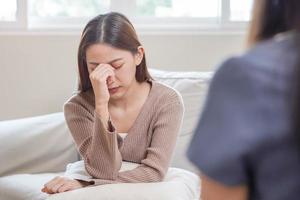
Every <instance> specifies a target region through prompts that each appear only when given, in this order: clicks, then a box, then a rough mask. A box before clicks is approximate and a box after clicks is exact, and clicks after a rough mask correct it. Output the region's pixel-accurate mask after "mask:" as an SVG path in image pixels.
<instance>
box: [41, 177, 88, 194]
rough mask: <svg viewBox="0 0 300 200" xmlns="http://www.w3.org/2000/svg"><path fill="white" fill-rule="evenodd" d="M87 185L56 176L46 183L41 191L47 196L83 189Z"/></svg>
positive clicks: (86, 183)
mask: <svg viewBox="0 0 300 200" xmlns="http://www.w3.org/2000/svg"><path fill="white" fill-rule="evenodd" d="M87 185H89V183H88V182H81V181H78V180H74V179H70V178H67V177H63V176H57V177H55V178H53V179H52V180H51V181H49V182H48V183H46V184H45V185H44V188H42V190H41V191H42V192H45V193H48V194H55V193H61V192H66V191H70V190H75V189H79V188H83V187H85V186H87Z"/></svg>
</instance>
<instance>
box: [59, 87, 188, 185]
mask: <svg viewBox="0 0 300 200" xmlns="http://www.w3.org/2000/svg"><path fill="white" fill-rule="evenodd" d="M150 83H151V85H152V86H151V89H150V92H149V94H148V97H147V99H146V101H145V103H144V105H143V107H142V108H141V110H140V113H139V114H138V117H137V118H136V119H135V121H134V123H133V125H132V127H131V128H130V129H129V130H128V135H127V136H126V137H125V138H124V139H123V138H122V137H121V136H120V135H118V133H117V132H116V131H108V130H107V129H106V128H105V126H104V125H103V123H102V121H101V120H100V116H98V114H97V113H96V111H95V98H94V94H93V91H92V90H90V91H87V92H81V93H78V94H75V95H74V96H72V97H71V98H70V99H69V100H68V101H67V102H66V103H65V105H64V114H65V119H66V122H67V125H68V127H69V129H70V132H71V134H72V136H73V139H74V141H75V143H76V146H77V149H78V151H79V153H80V155H81V156H82V158H83V160H84V166H85V170H86V172H88V174H89V175H90V176H91V177H92V178H89V179H85V181H89V182H91V183H93V185H102V184H110V183H139V182H159V181H162V180H163V178H164V176H165V174H166V172H167V170H168V167H169V164H170V161H171V158H172V153H173V150H174V148H175V145H176V140H177V136H178V134H179V131H180V128H181V125H182V119H183V112H184V107H183V101H182V98H181V96H180V94H179V93H178V92H177V91H175V90H174V89H172V88H170V87H168V86H166V85H164V84H162V83H159V82H156V81H151V82H150ZM112 126H113V122H112ZM112 130H115V129H114V127H112ZM122 161H126V162H132V163H138V164H139V166H138V167H137V168H135V169H132V170H128V171H120V168H121V164H122Z"/></svg>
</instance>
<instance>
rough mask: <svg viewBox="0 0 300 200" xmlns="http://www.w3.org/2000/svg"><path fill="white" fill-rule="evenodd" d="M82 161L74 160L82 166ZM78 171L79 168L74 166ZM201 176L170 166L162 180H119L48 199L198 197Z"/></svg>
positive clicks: (129, 165) (128, 166)
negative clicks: (144, 181)
mask: <svg viewBox="0 0 300 200" xmlns="http://www.w3.org/2000/svg"><path fill="white" fill-rule="evenodd" d="M82 164H83V162H77V163H75V168H76V165H77V167H79V168H80V167H82V166H81V165H82ZM137 166H138V165H137V164H133V163H127V162H123V163H122V168H121V170H120V171H126V170H131V169H134V168H135V167H137ZM75 170H76V169H75ZM199 185H200V184H199V178H198V176H197V175H196V174H194V173H191V172H189V171H187V170H183V169H178V168H170V169H169V170H168V172H167V174H166V177H165V179H164V181H163V182H158V183H119V184H107V185H99V186H93V187H86V188H82V189H78V190H73V191H69V192H63V193H59V194H54V195H50V196H49V197H48V198H47V200H68V199H70V200H120V199H122V200H135V199H138V200H154V199H157V200H196V199H199V196H200V192H199V191H200V187H199Z"/></svg>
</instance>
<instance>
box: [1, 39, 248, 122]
mask: <svg viewBox="0 0 300 200" xmlns="http://www.w3.org/2000/svg"><path fill="white" fill-rule="evenodd" d="M140 39H141V41H142V43H143V45H144V46H145V48H146V54H147V61H148V64H149V67H152V68H157V69H164V70H177V71H187V70H190V71H201V70H202V71H209V70H213V69H214V67H215V66H216V64H217V63H219V62H220V61H222V60H223V59H224V58H226V57H228V56H231V55H233V54H236V53H239V52H241V51H242V50H243V48H244V35H243V34H208V33H207V34H199V35H142V36H140ZM78 43H79V33H78V34H77V33H72V34H70V33H65V34H63V33H57V34H55V33H17V34H10V33H6V34H5V33H1V34H0V120H5V119H14V118H20V117H27V116H35V115H41V114H47V113H52V112H60V111H62V105H63V103H64V102H65V101H66V100H67V99H68V97H70V95H71V93H72V91H73V89H74V83H75V81H76V77H77V68H76V67H77V66H76V59H77V58H76V53H77V46H78Z"/></svg>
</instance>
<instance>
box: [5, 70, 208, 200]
mask: <svg viewBox="0 0 300 200" xmlns="http://www.w3.org/2000/svg"><path fill="white" fill-rule="evenodd" d="M151 74H152V75H153V77H154V78H155V79H156V80H158V81H161V82H163V83H165V84H167V85H170V86H172V87H174V88H176V89H177V90H178V91H179V92H180V93H181V95H182V96H183V101H184V105H185V116H184V120H183V126H182V130H181V133H180V136H179V138H178V142H177V146H176V149H175V153H174V157H173V161H172V164H171V168H170V170H169V171H168V173H167V176H166V178H165V180H164V181H163V182H161V183H139V184H111V185H104V186H96V187H89V188H83V189H80V190H74V191H70V192H65V193H60V194H55V195H50V196H49V195H47V194H45V193H42V192H41V191H40V189H41V188H42V187H43V184H44V183H46V182H47V181H49V180H51V179H52V178H53V177H55V176H58V175H63V173H64V171H65V168H66V165H67V164H68V163H71V162H75V161H78V160H79V159H80V156H79V155H78V153H77V151H76V148H75V143H74V141H73V139H72V137H71V134H70V133H69V130H68V128H67V126H66V124H65V121H64V117H63V113H54V114H49V115H44V116H37V117H31V118H24V119H17V120H8V121H2V122H0V147H1V149H0V160H1V165H0V199H1V200H20V199H25V200H29V199H30V200H38V199H48V200H62V199H72V200H83V199H89V200H93V199H95V200H102V199H139V200H141V199H160V200H163V199H172V200H175V199H178V200H179V199H197V198H199V180H198V177H197V175H196V174H195V173H192V172H196V169H195V168H194V167H193V166H192V165H191V164H190V163H189V161H188V160H187V158H186V156H185V153H186V149H187V147H188V144H189V142H190V139H191V137H192V134H193V130H194V128H195V125H196V123H197V120H198V117H199V113H200V111H201V107H202V104H203V102H204V98H205V94H206V89H207V85H208V82H209V80H210V78H211V76H212V73H211V72H166V71H160V70H154V69H151ZM125 167H126V166H125ZM187 170H188V171H187Z"/></svg>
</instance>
